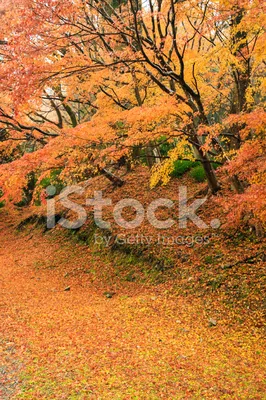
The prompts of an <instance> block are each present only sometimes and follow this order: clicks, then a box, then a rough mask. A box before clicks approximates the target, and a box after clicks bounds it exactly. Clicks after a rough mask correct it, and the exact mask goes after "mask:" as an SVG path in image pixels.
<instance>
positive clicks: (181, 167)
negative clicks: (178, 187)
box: [171, 160, 196, 178]
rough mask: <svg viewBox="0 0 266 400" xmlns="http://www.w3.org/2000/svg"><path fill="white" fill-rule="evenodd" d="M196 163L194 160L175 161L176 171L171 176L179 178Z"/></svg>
mask: <svg viewBox="0 0 266 400" xmlns="http://www.w3.org/2000/svg"><path fill="white" fill-rule="evenodd" d="M195 165H196V163H195V162H193V161H187V160H177V161H175V162H174V171H173V172H172V174H171V176H172V177H174V178H178V177H180V176H182V175H184V174H185V173H186V172H187V171H189V170H190V169H191V168H192V167H193V166H195Z"/></svg>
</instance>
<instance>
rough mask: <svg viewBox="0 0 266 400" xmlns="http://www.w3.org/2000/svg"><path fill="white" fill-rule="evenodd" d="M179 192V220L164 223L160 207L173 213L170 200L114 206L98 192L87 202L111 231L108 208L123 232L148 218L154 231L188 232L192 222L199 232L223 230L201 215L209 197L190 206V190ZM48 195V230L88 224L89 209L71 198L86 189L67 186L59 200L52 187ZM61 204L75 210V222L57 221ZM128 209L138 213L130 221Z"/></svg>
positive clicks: (98, 221) (97, 220)
mask: <svg viewBox="0 0 266 400" xmlns="http://www.w3.org/2000/svg"><path fill="white" fill-rule="evenodd" d="M178 191H179V192H178V193H179V196H178V219H177V220H174V219H172V218H168V219H164V220H160V219H159V218H158V216H157V215H156V212H157V211H158V209H159V208H166V209H168V210H171V209H173V207H174V206H176V203H175V202H173V201H172V200H170V199H166V198H159V199H156V200H153V201H151V203H150V204H149V205H148V206H143V205H142V204H141V202H140V201H138V200H137V199H134V198H124V199H121V200H120V201H119V202H118V203H116V204H115V205H114V204H113V201H112V199H111V198H108V197H104V196H103V192H102V191H95V192H94V197H93V198H87V199H85V204H86V205H87V206H91V207H92V208H93V217H94V222H95V224H96V225H97V226H98V227H99V228H100V229H106V230H111V228H112V226H111V223H110V222H108V221H106V220H104V216H103V210H104V208H105V207H112V215H113V219H114V223H115V224H117V225H118V226H120V227H121V228H123V229H135V228H138V227H140V226H141V225H142V224H143V223H144V220H145V218H146V219H147V220H148V222H149V223H150V224H151V225H152V226H153V227H154V228H156V229H164V230H165V229H169V228H171V227H173V226H174V225H176V224H177V225H178V228H179V229H185V228H187V226H188V222H189V221H191V222H192V223H193V224H194V225H195V226H196V227H197V228H199V229H209V228H210V227H211V228H213V229H218V228H219V227H220V225H221V224H220V221H219V220H218V219H213V220H212V221H211V222H210V223H209V224H207V223H206V222H205V221H203V219H202V218H200V217H199V216H198V215H197V211H198V209H199V208H200V207H201V206H202V205H203V204H204V203H205V202H206V201H207V197H204V198H202V199H196V200H195V201H194V202H193V203H191V204H188V192H187V187H186V186H180V187H179V189H178ZM46 193H47V228H48V229H52V228H54V227H55V225H56V224H59V225H61V226H63V227H64V228H66V229H78V228H80V227H81V226H82V225H84V224H85V222H86V221H87V217H88V215H87V212H86V210H85V208H84V207H82V206H81V205H80V204H78V203H76V202H74V201H73V200H71V199H70V198H69V196H70V195H73V194H78V195H84V193H85V189H84V188H83V187H81V186H78V185H72V186H67V187H66V188H64V189H63V190H62V191H61V192H60V194H59V195H58V196H57V197H56V198H54V197H52V196H54V195H55V194H56V188H55V187H54V186H48V187H47V189H46ZM57 203H60V204H61V205H62V206H63V207H65V208H66V209H68V210H71V211H73V212H74V213H75V214H76V218H75V220H74V221H73V220H70V219H67V218H61V219H60V220H59V221H57V219H56V215H57V213H56V206H57ZM128 208H131V209H132V210H134V218H133V219H130V220H127V219H125V217H124V214H125V213H124V210H125V209H128Z"/></svg>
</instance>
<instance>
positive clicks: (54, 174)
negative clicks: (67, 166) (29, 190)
mask: <svg viewBox="0 0 266 400" xmlns="http://www.w3.org/2000/svg"><path fill="white" fill-rule="evenodd" d="M61 172H62V170H61V169H54V170H53V171H51V172H50V175H49V176H46V177H45V178H43V179H42V180H41V181H40V183H39V184H38V188H37V193H36V196H35V197H36V199H35V201H34V204H35V205H36V206H40V205H41V200H40V194H41V191H42V190H43V189H46V188H47V187H48V186H50V185H53V186H55V188H56V193H55V195H58V194H59V193H60V192H61V190H62V189H63V188H64V183H63V181H62V180H61V179H60V174H61Z"/></svg>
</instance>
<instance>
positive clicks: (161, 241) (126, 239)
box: [94, 233, 211, 247]
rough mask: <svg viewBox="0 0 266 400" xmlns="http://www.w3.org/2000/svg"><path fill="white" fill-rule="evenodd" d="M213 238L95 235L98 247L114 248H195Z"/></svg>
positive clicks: (195, 236)
mask: <svg viewBox="0 0 266 400" xmlns="http://www.w3.org/2000/svg"><path fill="white" fill-rule="evenodd" d="M210 239H211V237H210V236H209V235H206V236H202V235H178V236H168V235H162V234H161V233H158V235H153V236H152V235H144V234H135V235H132V234H131V235H126V234H119V235H117V236H115V237H114V236H113V235H110V234H109V235H99V234H95V235H94V243H95V244H96V245H98V246H104V247H112V246H114V245H118V246H119V245H144V246H151V245H159V246H167V247H169V246H174V245H178V246H186V247H193V246H194V245H204V244H208V243H210Z"/></svg>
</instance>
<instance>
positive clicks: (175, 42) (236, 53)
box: [0, 0, 265, 220]
mask: <svg viewBox="0 0 266 400" xmlns="http://www.w3.org/2000/svg"><path fill="white" fill-rule="evenodd" d="M4 4H5V14H4V18H2V19H3V24H2V28H1V29H2V37H3V41H2V45H1V48H2V63H1V69H2V73H1V80H0V82H1V96H2V99H3V102H2V104H3V105H2V110H1V120H0V121H1V125H2V135H3V138H2V147H3V150H2V152H3V154H6V153H7V154H9V155H10V154H13V156H14V154H15V153H16V154H17V158H18V159H17V160H16V161H15V162H14V163H11V164H5V165H4V166H3V167H2V169H1V171H2V173H1V174H2V180H1V182H2V186H3V191H4V193H5V198H6V199H7V198H10V195H11V197H12V198H13V199H14V198H15V197H16V196H15V194H14V193H15V192H16V190H15V189H14V188H13V189H11V187H13V186H14V183H15V182H17V183H18V185H17V186H18V187H19V189H20V190H21V188H22V187H23V185H24V186H25V183H26V180H27V174H28V173H30V172H31V171H32V170H38V171H39V172H38V174H39V175H38V176H39V177H40V179H42V178H43V174H47V171H48V170H50V169H51V168H58V167H61V168H63V169H64V172H63V173H62V175H64V174H65V176H68V177H71V176H72V177H74V175H75V177H76V178H74V179H82V177H83V179H84V178H86V177H87V176H88V175H90V174H97V173H104V174H106V175H107V176H108V177H109V178H110V179H111V180H113V181H114V182H116V183H119V184H122V183H123V182H122V181H121V179H120V178H117V177H116V176H115V175H114V174H113V173H112V172H111V170H110V167H111V169H112V168H113V166H114V165H118V166H119V165H121V164H126V165H128V167H129V168H130V164H131V163H132V160H133V161H134V160H140V159H141V157H143V155H142V152H141V149H144V151H145V158H146V159H147V163H148V165H149V166H150V167H152V172H151V174H152V178H151V179H152V181H151V184H152V186H154V185H156V184H158V183H160V182H163V183H164V184H166V183H167V182H168V181H169V179H170V175H171V172H172V171H173V168H174V163H175V161H176V160H177V159H189V160H192V159H194V160H198V161H199V162H200V163H201V164H202V166H203V168H204V171H205V175H206V178H207V181H208V186H209V189H210V191H211V192H212V193H216V192H217V191H219V189H220V186H221V184H220V182H219V181H218V178H217V174H216V172H215V170H214V168H213V165H214V163H218V164H220V165H223V164H224V165H225V169H224V171H226V173H228V174H229V176H230V179H231V182H232V184H233V186H234V188H235V190H236V192H237V193H238V195H237V199H238V200H237V202H238V203H239V202H240V203H241V202H242V205H243V207H240V208H242V209H244V204H245V203H246V200H245V196H246V194H245V193H246V191H248V192H249V191H251V192H252V191H253V189H254V193H256V191H257V190H259V191H262V192H263V185H264V182H265V171H264V169H263V168H264V165H265V163H264V162H263V161H262V160H261V156H260V155H259V154H261V149H262V147H261V146H263V137H262V133H261V132H262V131H263V129H264V128H265V125H264V122H263V121H264V120H265V119H264V111H263V99H264V91H265V78H264V75H263V68H264V66H265V64H264V58H263V57H264V47H265V46H264V42H265V30H264V27H265V13H264V7H265V6H264V4H263V2H261V1H260V0H255V1H251V2H250V1H244V0H243V1H239V0H236V1H234V2H229V1H227V0H223V1H214V2H209V1H204V2H201V3H198V2H196V1H195V2H187V1H182V2H179V1H178V2H174V1H170V0H165V1H159V0H157V1H149V2H145V3H143V4H142V3H141V2H139V1H133V0H131V1H118V2H117V1H113V2H112V1H107V0H105V1H101V2H100V1H81V0H80V1H79V0H77V1H66V2H64V4H62V2H59V1H52V0H50V1H38V2H34V1H32V0H24V1H22V2H19V7H17V4H13V5H11V4H9V3H8V2H6V3H4ZM11 10H12V11H11ZM3 12H4V11H3ZM11 14H12V19H11ZM257 115H258V116H260V118H261V119H260V121H257V124H258V125H257V129H256V126H255V127H254V124H256V122H255V121H256V116H257ZM258 131H260V132H259V133H258ZM162 138H163V139H162ZM21 140H24V141H26V142H30V141H31V142H32V143H33V144H34V146H35V147H34V148H33V150H34V151H32V152H31V153H30V154H24V155H23V154H21V153H23V151H22V152H21V150H20V151H17V150H16V149H17V142H20V141H21ZM162 140H163V141H164V142H167V143H168V144H169V152H168V154H167V155H166V156H165V157H163V156H162V155H161V152H160V144H161V143H162ZM14 142H15V143H14ZM249 145H250V146H252V147H253V148H254V149H257V150H256V151H254V157H253V159H252V168H253V171H254V177H253V179H249V177H247V176H246V175H245V174H244V171H245V162H246V160H245V155H244V154H247V151H248V150H247V149H248V148H249V147H248V146H249ZM4 159H8V160H10V157H9V156H4ZM258 159H259V161H258ZM236 166H237V167H236ZM10 168H11V169H12V171H13V178H12V180H11V182H9V183H8V182H5V181H6V179H5V177H6V175H7V174H8V173H9V172H8V171H10ZM73 168H74V170H73ZM72 170H73V174H72V175H71V171H72ZM86 174H87V175H86ZM255 176H256V178H255ZM255 181H256V182H255ZM254 185H255V186H254ZM12 190H13V194H12V193H10V192H12ZM262 192H257V193H262ZM16 193H17V196H19V190H17V192H16ZM233 199H234V200H233ZM235 199H236V198H235V197H234V196H232V204H233V202H234V201H235ZM226 201H227V202H228V200H226ZM240 203H239V204H240ZM258 203H260V204H261V203H262V202H261V201H258ZM228 204H230V202H229V203H228ZM253 206H254V210H253V211H252V213H253V214H254V212H255V214H256V215H257V216H261V217H260V218H261V219H262V220H264V217H263V215H264V212H263V209H264V206H263V204H261V207H262V208H260V206H258V205H257V206H255V204H253ZM240 208H239V209H240ZM256 208H257V211H256ZM258 210H260V211H258Z"/></svg>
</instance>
